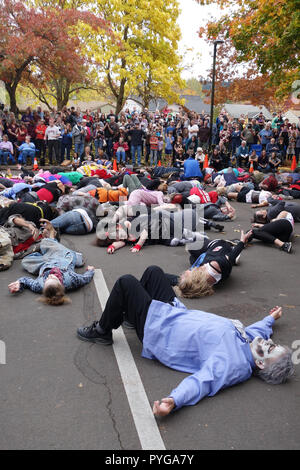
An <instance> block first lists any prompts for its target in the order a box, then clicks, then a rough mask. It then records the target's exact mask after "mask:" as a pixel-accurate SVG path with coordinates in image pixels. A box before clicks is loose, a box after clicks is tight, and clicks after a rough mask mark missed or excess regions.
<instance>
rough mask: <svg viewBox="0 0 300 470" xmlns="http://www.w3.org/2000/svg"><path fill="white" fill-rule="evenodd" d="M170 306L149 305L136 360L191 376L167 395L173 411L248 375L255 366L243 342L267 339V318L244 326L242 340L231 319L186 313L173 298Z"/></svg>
mask: <svg viewBox="0 0 300 470" xmlns="http://www.w3.org/2000/svg"><path fill="white" fill-rule="evenodd" d="M173 304H174V306H173V305H170V304H167V303H163V302H159V301H157V300H153V301H152V302H151V305H150V307H149V310H148V315H147V320H146V323H145V329H144V339H143V352H142V356H143V357H146V358H148V359H157V360H158V361H160V362H162V363H163V364H165V365H166V366H168V367H171V368H172V369H176V370H179V371H182V372H188V373H191V374H192V375H190V376H189V377H187V378H185V379H184V380H183V381H182V382H181V383H180V384H179V385H178V387H176V388H175V389H174V390H173V391H172V392H171V394H170V396H171V397H172V398H173V399H174V401H175V404H176V408H181V407H182V406H187V405H194V404H195V403H197V402H198V401H199V400H201V399H202V398H203V397H205V396H213V395H215V394H216V393H217V392H218V391H219V390H221V389H222V388H224V387H229V386H231V385H234V384H237V383H239V382H243V381H245V380H247V379H249V378H250V377H251V375H252V371H253V369H254V368H255V363H254V360H253V356H252V353H251V349H250V345H249V342H248V341H252V340H253V339H254V338H255V337H256V336H260V337H262V338H265V339H268V338H269V337H270V335H271V334H272V332H273V331H272V325H273V323H274V318H273V317H272V316H270V315H268V316H267V317H265V318H264V319H263V320H262V321H259V322H257V323H254V324H253V325H250V326H249V327H247V328H246V329H245V332H246V335H247V337H248V341H247V339H245V338H243V336H242V335H241V333H240V332H239V331H238V330H237V329H236V328H235V326H234V325H233V323H232V321H231V320H229V319H227V318H223V317H220V316H218V315H214V314H213V313H207V312H203V311H200V310H188V309H187V308H186V307H185V306H184V305H183V304H182V303H181V302H179V300H178V299H175V301H174V302H173Z"/></svg>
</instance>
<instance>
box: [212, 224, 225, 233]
mask: <svg viewBox="0 0 300 470" xmlns="http://www.w3.org/2000/svg"><path fill="white" fill-rule="evenodd" d="M213 228H214V229H216V230H219V232H223V230H224V225H220V224H214V225H213Z"/></svg>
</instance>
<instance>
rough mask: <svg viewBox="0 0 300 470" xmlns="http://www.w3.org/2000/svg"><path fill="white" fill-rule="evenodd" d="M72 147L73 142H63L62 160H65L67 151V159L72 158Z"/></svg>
mask: <svg viewBox="0 0 300 470" xmlns="http://www.w3.org/2000/svg"><path fill="white" fill-rule="evenodd" d="M71 148H72V144H64V143H63V142H62V143H61V155H60V161H61V162H63V161H64V159H65V153H66V151H67V160H70V152H71Z"/></svg>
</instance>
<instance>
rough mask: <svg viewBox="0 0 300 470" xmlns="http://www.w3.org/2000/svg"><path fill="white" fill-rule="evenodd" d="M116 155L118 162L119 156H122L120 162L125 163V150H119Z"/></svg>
mask: <svg viewBox="0 0 300 470" xmlns="http://www.w3.org/2000/svg"><path fill="white" fill-rule="evenodd" d="M116 157H117V160H118V163H120V160H121V158H122V162H123V163H125V157H126V154H125V150H119V151H118V152H117V153H116Z"/></svg>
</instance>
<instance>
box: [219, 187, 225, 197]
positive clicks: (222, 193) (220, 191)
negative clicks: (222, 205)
mask: <svg viewBox="0 0 300 470" xmlns="http://www.w3.org/2000/svg"><path fill="white" fill-rule="evenodd" d="M217 193H218V195H219V196H225V195H226V189H225V187H224V186H221V187H219V188H217Z"/></svg>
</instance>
